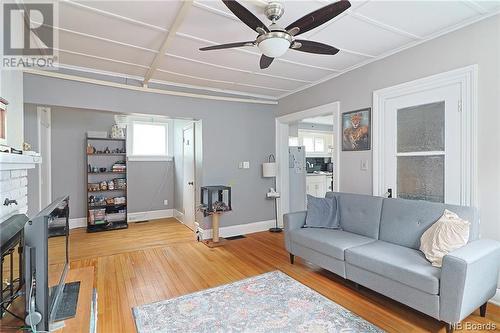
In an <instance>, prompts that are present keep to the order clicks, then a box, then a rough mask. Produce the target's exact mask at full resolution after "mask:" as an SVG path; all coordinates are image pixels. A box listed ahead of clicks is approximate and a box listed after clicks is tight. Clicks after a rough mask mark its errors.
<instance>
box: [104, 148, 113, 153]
mask: <svg viewBox="0 0 500 333" xmlns="http://www.w3.org/2000/svg"><path fill="white" fill-rule="evenodd" d="M103 154H111V151H110V150H109V147H106V148H105V149H104V151H103Z"/></svg>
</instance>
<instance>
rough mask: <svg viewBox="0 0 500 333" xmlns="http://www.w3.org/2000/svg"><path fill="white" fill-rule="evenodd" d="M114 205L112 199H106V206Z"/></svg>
mask: <svg viewBox="0 0 500 333" xmlns="http://www.w3.org/2000/svg"><path fill="white" fill-rule="evenodd" d="M114 204H115V199H114V198H106V205H114Z"/></svg>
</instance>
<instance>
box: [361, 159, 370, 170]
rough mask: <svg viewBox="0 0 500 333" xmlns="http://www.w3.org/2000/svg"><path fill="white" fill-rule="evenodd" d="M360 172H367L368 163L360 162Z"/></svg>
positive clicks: (365, 161)
mask: <svg viewBox="0 0 500 333" xmlns="http://www.w3.org/2000/svg"><path fill="white" fill-rule="evenodd" d="M361 170H363V171H367V170H368V161H367V160H361Z"/></svg>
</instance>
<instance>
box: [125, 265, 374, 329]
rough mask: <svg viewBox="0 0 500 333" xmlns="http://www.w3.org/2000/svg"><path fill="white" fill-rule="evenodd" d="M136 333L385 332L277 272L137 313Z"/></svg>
mask: <svg viewBox="0 0 500 333" xmlns="http://www.w3.org/2000/svg"><path fill="white" fill-rule="evenodd" d="M133 313H134V317H135V323H136V326H137V331H138V332H139V333H150V332H183V333H184V332H207V333H208V332H210V333H212V332H315V333H316V332H339V333H340V332H345V333H347V332H383V331H382V330H381V329H379V328H378V327H376V326H374V325H372V324H370V323H369V322H367V321H366V320H364V319H362V318H360V317H358V316H357V315H355V314H354V313H352V312H350V311H349V310H347V309H345V308H343V307H341V306H340V305H338V304H336V303H334V302H332V301H330V300H329V299H327V298H326V297H324V296H322V295H320V294H319V293H317V292H316V291H314V290H312V289H310V288H309V287H306V286H305V285H303V284H301V283H300V282H298V281H296V280H294V279H292V278H291V277H289V276H288V275H286V274H284V273H282V272H280V271H274V272H270V273H265V274H262V275H258V276H254V277H251V278H248V279H245V280H241V281H237V282H234V283H230V284H226V285H222V286H219V287H215V288H211V289H207V290H203V291H200V292H196V293H193V294H188V295H184V296H181V297H177V298H173V299H169V300H165V301H161V302H157V303H152V304H146V305H141V306H138V307H135V308H134V309H133Z"/></svg>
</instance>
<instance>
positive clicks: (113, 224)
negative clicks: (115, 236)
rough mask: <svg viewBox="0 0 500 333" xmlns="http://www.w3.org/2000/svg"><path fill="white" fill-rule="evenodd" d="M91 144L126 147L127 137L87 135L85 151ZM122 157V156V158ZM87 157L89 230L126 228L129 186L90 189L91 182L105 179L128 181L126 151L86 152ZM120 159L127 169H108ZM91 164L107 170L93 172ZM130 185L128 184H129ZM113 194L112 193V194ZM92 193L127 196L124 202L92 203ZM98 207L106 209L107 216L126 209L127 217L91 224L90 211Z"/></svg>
mask: <svg viewBox="0 0 500 333" xmlns="http://www.w3.org/2000/svg"><path fill="white" fill-rule="evenodd" d="M89 144H91V145H92V146H93V147H96V148H97V149H103V148H105V147H109V146H110V145H112V146H113V147H112V148H113V149H116V148H119V149H123V150H125V149H126V146H127V141H126V140H125V139H114V138H95V137H86V144H85V151H86V149H87V147H88V145H89ZM113 157H115V158H114V159H113ZM120 157H121V158H120ZM85 159H86V163H85V165H86V172H85V176H86V177H85V178H86V191H87V196H86V200H87V202H86V204H87V232H100V231H109V230H118V229H126V228H128V222H127V221H128V209H127V208H128V207H127V204H128V197H127V186H125V187H124V188H119V189H112V190H109V189H106V190H98V191H89V184H91V183H100V182H103V181H106V182H109V181H112V180H114V179H116V178H119V179H125V182H126V183H127V182H128V181H127V168H128V166H127V160H126V153H93V154H89V153H87V152H86V153H85ZM118 161H125V171H108V170H111V167H112V165H113V164H114V163H116V162H118ZM89 165H90V166H92V167H94V166H95V167H98V168H101V167H106V168H107V170H106V171H103V172H100V171H99V172H93V171H91V170H89ZM127 185H128V184H127ZM115 193H118V194H119V193H122V195H115ZM106 194H108V195H106ZM111 194H112V195H111ZM91 195H94V196H95V195H102V196H104V197H106V198H108V197H116V196H120V197H125V203H123V204H104V203H103V204H91V203H89V198H90V196H91ZM96 209H105V216H106V217H107V215H108V214H112V213H117V212H118V211H119V210H123V209H124V210H125V219H123V220H117V221H109V222H108V221H107V219H106V218H105V222H101V223H98V224H95V223H93V224H91V223H90V221H91V219H90V213H91V210H96Z"/></svg>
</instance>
